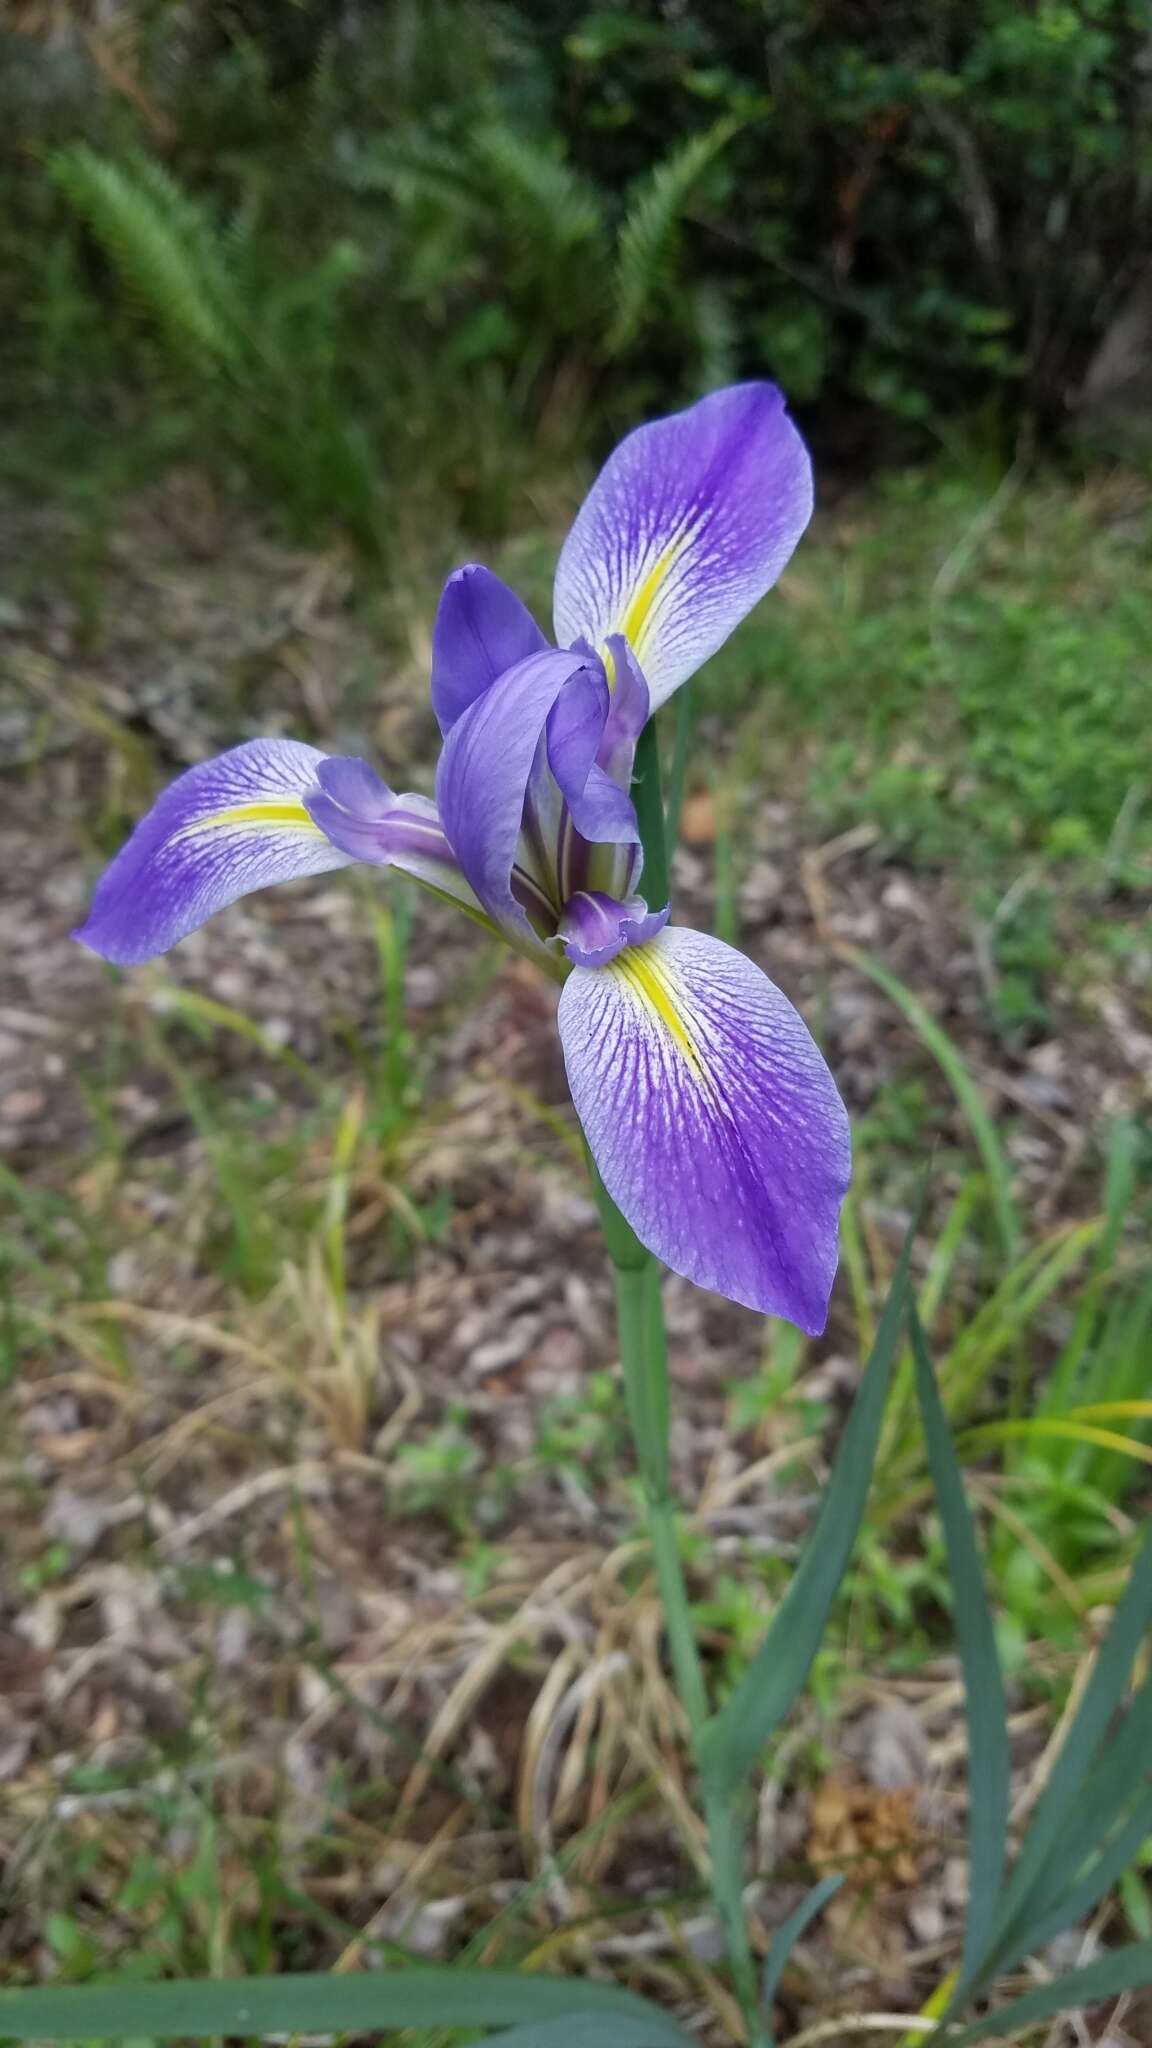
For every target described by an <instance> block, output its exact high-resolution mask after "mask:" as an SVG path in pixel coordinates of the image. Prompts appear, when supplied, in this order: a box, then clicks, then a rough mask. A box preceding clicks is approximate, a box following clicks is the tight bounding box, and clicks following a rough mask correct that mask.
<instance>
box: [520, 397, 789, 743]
mask: <svg viewBox="0 0 1152 2048" xmlns="http://www.w3.org/2000/svg"><path fill="white" fill-rule="evenodd" d="M811 513H812V472H811V465H810V463H809V460H808V454H807V451H806V449H805V447H804V443H803V441H802V440H801V439H800V436H799V434H798V433H797V431H796V429H795V427H794V426H793V425H792V422H791V420H790V419H789V418H788V415H787V413H786V412H785V409H784V400H783V397H782V395H781V393H780V392H779V391H778V390H777V389H776V386H775V385H774V384H734V385H731V386H730V387H729V388H728V389H727V390H724V391H714V392H712V394H711V395H710V396H709V397H708V398H702V399H701V400H700V401H699V403H698V404H697V405H693V406H689V407H688V409H687V411H686V412H679V413H673V414H672V415H671V417H670V418H668V419H661V420H655V421H653V422H652V423H651V424H650V425H648V426H644V427H638V428H637V429H636V430H635V432H634V433H631V434H629V435H628V437H627V439H626V440H624V441H622V442H621V443H620V446H619V447H618V448H617V449H616V451H615V453H614V454H613V455H610V456H609V458H608V461H607V462H606V463H605V465H604V468H603V469H602V470H601V472H600V475H599V476H598V477H597V479H596V482H595V483H594V484H593V486H592V489H591V491H590V492H589V494H588V496H587V498H586V499H585V501H584V503H583V505H582V506H581V508H580V511H579V512H578V513H577V515H576V521H575V524H574V526H573V528H572V531H571V533H570V534H569V535H568V538H567V540H566V541H565V543H564V547H563V549H562V551H561V555H560V561H559V565H558V567H557V570H556V590H555V614H556V638H557V640H558V641H559V642H560V643H561V644H562V645H565V646H569V645H571V644H572V642H573V641H575V640H577V639H580V638H584V639H586V640H590V641H591V642H592V644H593V645H594V646H597V647H599V646H602V645H603V644H604V642H605V641H606V640H607V638H608V636H609V635H610V634H612V633H621V634H623V635H624V637H625V639H626V640H627V641H628V643H629V645H630V646H631V648H632V650H633V653H634V654H635V656H636V659H637V661H638V662H639V664H640V667H641V669H642V670H643V673H644V676H645V678H646V679H647V683H648V689H649V693H650V696H651V708H652V710H653V711H655V710H656V708H657V707H658V706H659V705H660V704H663V703H664V701H665V699H666V698H667V697H669V696H671V694H672V692H673V690H675V689H677V688H678V687H679V685H680V684H681V683H682V682H684V681H686V679H687V678H688V677H689V676H690V675H692V674H694V673H695V671H696V670H697V669H698V668H699V667H700V666H701V664H702V663H703V662H705V661H707V659H708V657H709V656H710V655H712V654H714V653H715V652H716V649H717V648H718V647H720V646H722V645H723V642H724V641H725V640H726V639H727V638H728V635H729V633H731V632H732V630H733V628H734V627H735V626H737V625H739V623H740V620H741V619H742V618H743V617H744V616H745V614H746V613H747V612H749V611H751V609H752V607H753V605H754V604H757V603H758V602H759V600H760V599H761V598H762V597H763V595H764V593H765V591H766V590H769V589H770V588H771V586H772V585H773V583H775V581H776V578H777V577H778V576H779V574H780V571H781V570H782V569H783V567H784V565H785V563H786V562H787V560H788V558H789V556H790V555H791V553H792V550H793V548H794V547H795V546H796V543H797V541H798V540H799V538H800V535H801V534H802V533H803V531H804V528H805V527H806V526H807V524H808V521H809V518H810V517H811Z"/></svg>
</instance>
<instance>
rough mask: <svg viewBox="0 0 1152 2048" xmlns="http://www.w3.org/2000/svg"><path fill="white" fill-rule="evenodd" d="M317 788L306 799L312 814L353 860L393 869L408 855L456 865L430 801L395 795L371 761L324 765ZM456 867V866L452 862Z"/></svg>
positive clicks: (352, 759)
mask: <svg viewBox="0 0 1152 2048" xmlns="http://www.w3.org/2000/svg"><path fill="white" fill-rule="evenodd" d="M316 780H317V783H318V785H319V787H318V788H316V789H313V790H309V792H308V794H307V795H306V796H305V798H304V804H305V808H306V809H307V811H308V815H309V817H310V818H312V820H313V821H314V823H315V824H317V825H319V827H320V830H321V831H322V832H324V833H326V834H327V836H328V838H329V839H330V840H331V841H332V844H333V845H334V846H338V847H340V848H341V850H342V851H343V852H344V853H347V854H349V855H350V856H351V858H352V859H353V860H360V861H368V862H370V863H371V864H372V865H373V866H375V867H391V866H392V865H393V864H394V863H395V861H396V859H397V857H398V856H399V855H401V854H405V853H413V854H423V855H426V856H427V858H428V859H430V860H442V861H445V862H448V863H452V849H451V847H450V846H449V844H448V841H447V839H446V838H445V836H444V831H443V828H442V826H441V824H440V819H439V816H438V814H437V810H436V806H435V804H434V803H432V802H431V800H430V799H429V798H428V797H426V796H416V795H412V794H409V795H407V796H396V795H395V794H394V792H393V791H392V790H390V789H389V787H388V785H387V783H386V782H382V781H381V780H380V777H379V776H378V775H377V774H376V771H375V769H374V768H371V767H370V766H369V764H368V762H367V761H361V760H357V759H356V758H355V757H354V756H351V755H348V756H342V757H336V758H334V759H332V760H329V761H326V762H325V763H324V765H323V767H322V768H321V769H320V770H319V772H318V774H317V777H316ZM453 864H454V863H453Z"/></svg>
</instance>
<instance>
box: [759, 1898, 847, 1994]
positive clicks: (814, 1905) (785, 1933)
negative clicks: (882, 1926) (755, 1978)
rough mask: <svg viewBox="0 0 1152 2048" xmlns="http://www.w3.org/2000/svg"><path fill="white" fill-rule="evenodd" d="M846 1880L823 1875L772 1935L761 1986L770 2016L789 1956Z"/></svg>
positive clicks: (761, 1992)
mask: <svg viewBox="0 0 1152 2048" xmlns="http://www.w3.org/2000/svg"><path fill="white" fill-rule="evenodd" d="M843 1882H844V1879H843V1878H842V1877H839V1876H837V1875H836V1874H835V1873H833V1875H832V1876H831V1877H824V1878H821V1880H820V1883H819V1884H814V1885H813V1887H812V1889H811V1891H810V1892H808V1893H807V1894H806V1895H805V1897H804V1898H802V1899H801V1901H800V1904H799V1905H798V1906H797V1908H796V1910H795V1912H794V1913H789V1915H788V1918H787V1919H786V1920H785V1921H784V1922H783V1923H782V1924H781V1926H779V1927H778V1928H777V1929H776V1932H775V1934H774V1935H773V1936H772V1946H771V1948H770V1949H769V1950H768V1961H767V1962H766V1963H765V1965H764V1975H763V1977H762V1979H761V1985H760V1996H761V1998H762V1999H763V2001H764V2010H765V2012H766V2013H768V2014H769V2015H771V2012H772V2001H773V1999H774V1998H775V1996H776V1993H777V1991H778V1989H779V1986H780V1979H781V1977H782V1976H783V1975H784V1972H785V1970H786V1968H787V1966H788V1958H789V1956H790V1955H791V1953H792V1951H793V1949H794V1948H795V1946H796V1943H797V1942H798V1941H799V1939H800V1936H801V1935H802V1934H803V1933H804V1930H805V1928H807V1927H809V1926H810V1925H811V1923H812V1921H813V1920H814V1919H815V1918H816V1915H817V1913H819V1912H821V1911H822V1910H823V1908H824V1907H825V1906H826V1905H827V1904H828V1901H829V1899H830V1898H831V1897H832V1895H833V1893H834V1892H838V1891H839V1889H840V1887H841V1885H842V1884H843Z"/></svg>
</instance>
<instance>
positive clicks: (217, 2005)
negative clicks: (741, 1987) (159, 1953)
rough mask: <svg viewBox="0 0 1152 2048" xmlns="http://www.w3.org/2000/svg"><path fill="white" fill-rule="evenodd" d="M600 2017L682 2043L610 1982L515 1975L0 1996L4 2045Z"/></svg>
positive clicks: (446, 1973) (392, 1975) (125, 1987)
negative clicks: (638, 2025) (9, 2042)
mask: <svg viewBox="0 0 1152 2048" xmlns="http://www.w3.org/2000/svg"><path fill="white" fill-rule="evenodd" d="M579 2014H588V2015H590V2016H599V2021H600V2025H601V2030H602V2031H603V2024H604V2021H605V2020H606V2019H608V2018H609V2017H611V2018H613V2019H620V2020H629V2019H630V2020H633V2021H636V2022H643V2024H644V2025H645V2026H646V2027H647V2028H648V2035H649V2039H650V2041H651V2043H652V2048H688V2042H689V2037H688V2036H687V2035H686V2034H685V2033H684V2032H683V2031H682V2029H680V2028H679V2027H677V2026H676V2024H675V2022H674V2021H672V2020H670V2019H669V2018H667V2016H666V2015H664V2014H663V2013H660V2012H658V2011H657V2009H656V2007H655V2006H651V2005H649V2004H648V2003H647V2001H646V2000H645V1999H642V1998H637V1997H635V1996H634V1995H633V1993H631V1992H629V1991H620V1990H617V1989H616V1988H615V1986H613V1985H608V1984H585V1983H579V1982H577V1981H576V1980H574V1979H573V1978H569V1977H528V1976H523V1975H519V1974H517V1973H516V1972H515V1971H512V1970H491V1971H488V1970H455V1969H418V1970H376V1971H372V1972H369V1973H366V1974H364V1975H363V1976H335V1975H334V1976H320V1975H311V1976H286V1977H247V1978H240V1979H237V1980H235V1981H233V1982H229V1983H221V1982H219V1981H215V1982H206V1983H201V1984H108V1985H97V1984H85V1985H82V1986H78V1987H76V1988H74V1989H69V1990H45V1991H39V1990H38V1991H0V2038H7V2039H8V2040H12V2041H33V2040H54V2041H79V2040H87V2041H90V2040H92V2039H93V2038H99V2037H100V2036H107V2037H110V2038H113V2039H114V2038H115V2037H116V2036H118V2035H126V2036H130V2037H131V2036H137V2037H150V2038H151V2039H153V2040H163V2039H164V2038H168V2039H172V2038H177V2039H179V2038H180V2037H182V2036H187V2035H198V2034H199V2035H211V2034H279V2033H284V2034H295V2033H304V2032H313V2031H316V2032H322V2033H339V2032H344V2031H351V2030H352V2029H359V2028H373V2029H384V2030H385V2031H390V2030H392V2029H393V2028H400V2027H428V2026H454V2027H469V2028H471V2027H476V2026H515V2025H516V2024H517V2023H519V2022H526V2021H535V2022H540V2021H545V2020H560V2019H571V2018H572V2017H574V2016H576V2015H579Z"/></svg>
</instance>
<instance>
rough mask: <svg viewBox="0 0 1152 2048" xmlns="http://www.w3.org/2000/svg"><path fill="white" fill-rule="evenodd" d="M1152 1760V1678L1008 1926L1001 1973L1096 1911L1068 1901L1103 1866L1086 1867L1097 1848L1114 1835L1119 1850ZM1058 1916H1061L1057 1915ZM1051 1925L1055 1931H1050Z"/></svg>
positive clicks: (999, 1956) (999, 1954)
mask: <svg viewBox="0 0 1152 2048" xmlns="http://www.w3.org/2000/svg"><path fill="white" fill-rule="evenodd" d="M1150 1758H1152V1679H1146V1680H1145V1682H1144V1684H1143V1685H1142V1686H1141V1688H1140V1691H1139V1692H1138V1693H1137V1695H1136V1697H1135V1699H1134V1700H1133V1701H1132V1704H1131V1706H1130V1707H1129V1709H1128V1713H1127V1715H1126V1717H1125V1720H1124V1725H1123V1727H1122V1728H1120V1729H1119V1730H1118V1731H1115V1732H1110V1734H1109V1738H1108V1741H1107V1742H1106V1743H1105V1745H1104V1752H1103V1755H1102V1757H1101V1759H1100V1761H1099V1763H1098V1764H1097V1766H1096V1768H1095V1770H1094V1771H1092V1773H1091V1775H1090V1776H1089V1777H1088V1778H1087V1780H1086V1781H1085V1782H1084V1784H1083V1785H1082V1786H1081V1787H1080V1788H1079V1790H1078V1791H1077V1793H1076V1796H1075V1799H1074V1801H1073V1804H1072V1806H1071V1807H1070V1808H1069V1811H1068V1814H1067V1817H1066V1818H1065V1820H1064V1822H1063V1824H1062V1826H1061V1829H1060V1854H1059V1856H1058V1857H1057V1856H1050V1857H1049V1858H1048V1860H1047V1862H1046V1863H1045V1864H1044V1866H1043V1868H1042V1869H1041V1871H1040V1872H1039V1874H1038V1876H1037V1878H1036V1880H1035V1882H1034V1883H1033V1885H1032V1886H1031V1889H1030V1891H1029V1893H1028V1896H1027V1898H1026V1899H1025V1900H1024V1901H1023V1902H1022V1904H1021V1906H1020V1907H1019V1908H1018V1909H1017V1912H1016V1915H1015V1919H1014V1921H1013V1923H1012V1925H1011V1927H1006V1929H1005V1932H1004V1935H1003V1937H1002V1939H1001V1941H1000V1943H999V1944H998V1946H997V1951H996V1965H997V1969H998V1971H1000V1972H1002V1971H1003V1970H1005V1969H1009V1968H1011V1966H1012V1963H1013V1962H1014V1961H1016V1960H1017V1959H1018V1958H1019V1957H1020V1956H1023V1955H1029V1954H1034V1953H1036V1952H1037V1951H1038V1950H1039V1949H1041V1948H1043V1946H1044V1944H1045V1942H1047V1941H1050V1940H1051V1939H1052V1932H1057V1933H1058V1932H1059V1930H1060V1928H1061V1927H1065V1926H1069V1925H1070V1924H1071V1922H1072V1920H1073V1919H1080V1918H1082V1916H1083V1913H1084V1912H1087V1911H1089V1910H1090V1908H1089V1907H1082V1908H1081V1907H1077V1910H1076V1911H1075V1913H1070V1914H1068V1915H1066V1916H1065V1915H1063V1905H1062V1902H1063V1901H1064V1900H1065V1899H1066V1898H1067V1897H1068V1896H1073V1897H1075V1898H1077V1899H1078V1898H1079V1897H1080V1896H1081V1888H1082V1887H1084V1886H1086V1885H1088V1884H1089V1883H1090V1881H1091V1880H1092V1879H1093V1877H1094V1875H1095V1873H1096V1872H1097V1871H1098V1870H1099V1868H1100V1861H1099V1860H1098V1861H1097V1862H1096V1863H1094V1864H1092V1865H1091V1867H1090V1869H1086V1867H1085V1866H1086V1865H1087V1863H1088V1859H1089V1857H1090V1856H1091V1855H1092V1852H1093V1851H1094V1850H1096V1849H1099V1848H1100V1847H1101V1845H1102V1844H1105V1843H1108V1842H1109V1838H1111V1842H1112V1846H1111V1847H1109V1848H1106V1849H1105V1850H1104V1855H1105V1856H1108V1857H1111V1856H1113V1854H1114V1853H1115V1847H1116V1843H1117V1841H1118V1839H1119V1838H1118V1837H1116V1836H1113V1834H1112V1830H1113V1828H1114V1827H1115V1826H1116V1825H1117V1823H1122V1822H1123V1816H1124V1814H1125V1813H1127V1812H1128V1811H1129V1810H1130V1809H1131V1807H1132V1804H1133V1800H1134V1799H1137V1798H1143V1799H1147V1796H1148V1793H1149V1790H1150V1789H1152V1787H1150V1786H1149V1770H1150V1763H1149V1759H1150ZM1125 1825H1126V1826H1131V1825H1133V1823H1132V1822H1128V1823H1126V1824H1125ZM1149 1825H1150V1826H1152V1823H1149ZM1120 1854H1121V1861H1120V1864H1119V1870H1120V1871H1121V1872H1122V1871H1123V1869H1124V1868H1125V1862H1124V1859H1123V1853H1122V1851H1121V1852H1120ZM1128 1860H1130V1858H1129V1859H1128ZM1104 1889H1107V1885H1105V1886H1104ZM1099 1896H1100V1894H1099V1893H1097V1897H1099ZM1057 1915H1060V1916H1061V1917H1055V1916H1057ZM1050 1928H1051V1930H1052V1932H1050V1931H1048V1930H1049V1929H1050Z"/></svg>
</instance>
